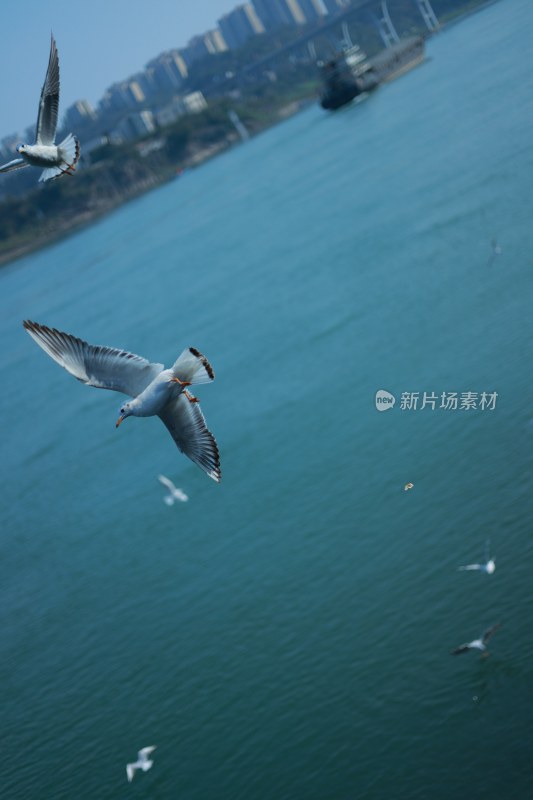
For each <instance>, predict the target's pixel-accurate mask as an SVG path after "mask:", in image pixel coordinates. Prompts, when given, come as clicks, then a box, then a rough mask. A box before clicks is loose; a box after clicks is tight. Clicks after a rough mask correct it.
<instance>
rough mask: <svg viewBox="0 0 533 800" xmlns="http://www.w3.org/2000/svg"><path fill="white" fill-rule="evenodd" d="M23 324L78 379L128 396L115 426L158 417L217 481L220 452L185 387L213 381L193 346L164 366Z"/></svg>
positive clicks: (209, 371)
mask: <svg viewBox="0 0 533 800" xmlns="http://www.w3.org/2000/svg"><path fill="white" fill-rule="evenodd" d="M23 325H24V327H25V328H26V330H27V331H28V333H29V334H30V336H31V337H32V338H33V339H34V340H35V341H36V342H37V344H38V345H39V347H42V349H43V350H44V351H45V353H48V355H49V356H50V357H51V358H53V359H54V361H57V363H58V364H59V365H60V366H62V367H63V368H64V369H66V370H67V372H70V374H71V375H74V377H75V378H77V379H78V380H79V381H81V382H82V383H86V384H87V385H88V386H95V387H96V388H98V389H112V390H114V391H116V392H122V393H123V394H127V395H129V396H130V397H133V398H134V399H133V400H129V401H128V402H127V403H124V404H123V405H122V406H121V408H120V416H119V418H118V420H117V423H116V427H117V428H118V426H119V425H120V424H121V423H122V422H123V420H125V419H126V417H130V416H135V417H152V416H158V417H159V419H161V420H162V422H163V423H164V424H165V425H166V427H167V428H168V430H169V431H170V435H171V436H172V438H173V439H174V441H175V442H176V444H177V446H178V448H179V450H181V452H182V453H184V454H185V455H186V456H188V458H190V459H191V461H194V463H195V464H198V466H199V467H200V468H201V469H203V470H204V472H206V473H207V474H208V475H209V477H210V478H213V480H215V481H217V483H218V482H220V479H221V472H220V456H219V452H218V446H217V443H216V441H215V437H214V436H213V434H212V433H211V432H210V431H209V430H208V428H207V425H206V422H205V419H204V416H203V414H202V412H201V411H200V409H199V407H198V399H197V398H196V397H193V395H192V394H190V393H189V392H188V391H187V389H186V387H187V386H192V385H195V384H200V383H209V382H210V381H212V380H214V378H215V373H214V372H213V368H212V367H211V364H210V363H209V361H208V360H207V358H206V357H205V356H203V355H202V354H201V353H200V352H199V351H198V350H195V348H194V347H189V348H187V349H186V350H184V351H183V352H182V354H181V355H180V356H179V358H178V359H177V361H176V362H175V363H174V365H173V366H172V367H171V368H170V369H165V368H164V367H163V364H152V363H150V361H147V360H146V359H145V358H142V357H141V356H136V355H134V354H133V353H128V352H127V351H125V350H116V349H114V348H111V347H100V346H98V345H92V344H88V343H87V342H84V341H83V339H78V338H77V337H76V336H72V335H71V334H70V333H62V332H61V331H58V330H56V329H55V328H48V327H46V325H39V324H38V323H37V322H30V321H29V320H26V321H25V322H23Z"/></svg>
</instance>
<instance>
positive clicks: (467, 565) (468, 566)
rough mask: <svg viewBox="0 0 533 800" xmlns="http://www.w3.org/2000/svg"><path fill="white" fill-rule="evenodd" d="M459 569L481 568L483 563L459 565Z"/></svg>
mask: <svg viewBox="0 0 533 800" xmlns="http://www.w3.org/2000/svg"><path fill="white" fill-rule="evenodd" d="M459 569H481V564H466V565H465V566H464V567H459Z"/></svg>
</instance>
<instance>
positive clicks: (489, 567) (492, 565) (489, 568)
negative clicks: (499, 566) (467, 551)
mask: <svg viewBox="0 0 533 800" xmlns="http://www.w3.org/2000/svg"><path fill="white" fill-rule="evenodd" d="M489 552H490V539H487V541H486V542H485V563H484V564H465V565H464V566H463V567H459V570H474V569H476V570H479V571H480V572H486V573H487V575H492V573H493V572H494V570H495V569H496V559H495V558H489Z"/></svg>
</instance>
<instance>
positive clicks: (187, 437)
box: [159, 393, 221, 483]
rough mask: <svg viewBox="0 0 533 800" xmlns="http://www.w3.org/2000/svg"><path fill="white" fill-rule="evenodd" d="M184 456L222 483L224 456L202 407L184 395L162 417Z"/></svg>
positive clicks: (165, 409)
mask: <svg viewBox="0 0 533 800" xmlns="http://www.w3.org/2000/svg"><path fill="white" fill-rule="evenodd" d="M159 416H160V418H161V420H162V421H163V422H164V423H165V425H166V426H167V428H168V430H169V431H170V435H171V436H172V438H173V439H174V441H175V442H176V444H177V445H178V448H179V449H180V450H181V452H182V453H185V455H186V456H188V457H189V458H190V459H191V461H194V463H195V464H198V466H199V467H201V468H202V469H203V470H204V471H205V472H207V474H208V475H209V477H210V478H213V480H214V481H217V483H219V482H220V478H221V472H220V455H219V452H218V446H217V443H216V441H215V437H214V436H213V434H212V433H211V431H209V430H208V428H207V425H206V423H205V419H204V415H203V414H202V412H201V411H200V408H199V406H198V403H192V402H191V401H190V400H189V399H188V397H187V395H185V394H183V393H181V394H179V395H178V397H177V398H176V399H175V400H171V401H170V402H169V403H167V404H166V406H165V407H164V409H163V411H162V412H161V413H160V414H159Z"/></svg>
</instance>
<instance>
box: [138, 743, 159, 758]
mask: <svg viewBox="0 0 533 800" xmlns="http://www.w3.org/2000/svg"><path fill="white" fill-rule="evenodd" d="M156 747H157V745H155V744H153V745H151V746H150V747H143V748H142V750H139V752H138V753H137V755H138V756H139V761H146V759H147V758H148V756H149V755H150V753H153V751H154V750H155V748H156Z"/></svg>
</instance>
